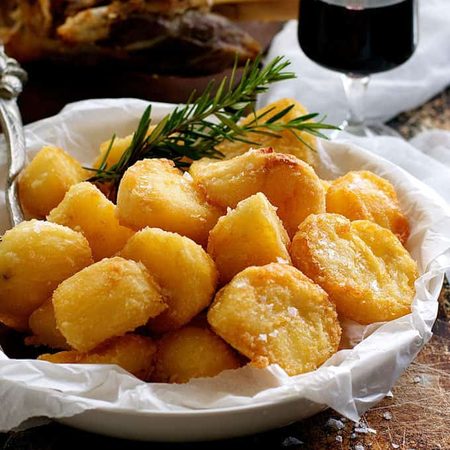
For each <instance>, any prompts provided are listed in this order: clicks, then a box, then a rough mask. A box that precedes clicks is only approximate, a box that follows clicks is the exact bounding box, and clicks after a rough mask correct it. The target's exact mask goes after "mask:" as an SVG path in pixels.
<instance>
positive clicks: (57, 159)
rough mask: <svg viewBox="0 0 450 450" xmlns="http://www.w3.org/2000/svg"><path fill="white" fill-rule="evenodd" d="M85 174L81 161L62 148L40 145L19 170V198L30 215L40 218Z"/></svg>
mask: <svg viewBox="0 0 450 450" xmlns="http://www.w3.org/2000/svg"><path fill="white" fill-rule="evenodd" d="M85 178H86V172H85V170H83V168H82V167H81V165H80V163H79V162H78V161H77V160H76V159H74V158H72V156H70V155H69V154H68V153H66V152H65V151H64V150H62V149H61V148H57V147H43V148H42V150H40V151H39V153H38V154H37V155H36V156H35V157H34V158H33V160H32V161H31V163H30V164H28V166H27V167H26V168H25V169H24V170H23V171H22V173H21V174H20V177H19V195H20V202H21V203H22V206H23V208H24V210H25V211H26V212H27V213H28V214H29V215H31V216H32V217H37V218H40V219H43V218H45V216H46V215H47V214H48V213H49V212H50V211H51V210H52V209H53V208H54V207H55V206H57V205H58V204H59V202H60V201H61V200H62V199H63V197H64V194H65V193H66V192H67V191H68V190H69V188H70V186H72V185H73V184H76V183H79V182H80V181H83V180H84V179H85Z"/></svg>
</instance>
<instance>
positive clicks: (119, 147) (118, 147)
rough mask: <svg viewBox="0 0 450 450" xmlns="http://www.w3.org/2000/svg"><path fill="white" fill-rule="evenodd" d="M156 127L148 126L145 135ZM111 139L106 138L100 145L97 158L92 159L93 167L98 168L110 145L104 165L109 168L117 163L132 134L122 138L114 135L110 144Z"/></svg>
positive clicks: (131, 138) (128, 144) (129, 142)
mask: <svg viewBox="0 0 450 450" xmlns="http://www.w3.org/2000/svg"><path fill="white" fill-rule="evenodd" d="M155 128H156V125H152V126H150V127H149V129H148V132H147V136H148V135H149V134H150V133H151V132H152V131H153V130H154V129H155ZM111 140H112V139H108V140H107V141H105V142H103V143H102V144H101V145H100V152H99V155H98V156H97V158H96V159H95V161H94V164H93V167H94V168H96V169H98V168H99V167H100V165H101V164H102V162H103V160H104V159H105V156H106V153H107V152H108V150H109V148H110V146H111V149H110V150H109V153H108V156H107V158H106V161H105V162H106V166H105V168H109V167H111V166H113V165H114V164H117V163H118V162H119V160H120V158H121V157H122V155H123V154H124V152H125V150H127V149H128V147H129V146H130V144H131V142H132V141H133V134H129V135H128V136H125V137H124V138H120V137H116V138H114V141H113V143H112V145H111Z"/></svg>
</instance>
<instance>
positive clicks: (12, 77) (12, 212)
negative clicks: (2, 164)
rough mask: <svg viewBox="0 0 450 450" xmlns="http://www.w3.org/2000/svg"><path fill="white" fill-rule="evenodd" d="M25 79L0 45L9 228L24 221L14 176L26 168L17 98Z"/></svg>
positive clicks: (0, 113) (0, 109)
mask: <svg viewBox="0 0 450 450" xmlns="http://www.w3.org/2000/svg"><path fill="white" fill-rule="evenodd" d="M26 79H27V74H26V72H25V71H24V70H23V69H22V68H21V67H20V66H19V64H18V62H17V61H16V60H14V59H12V58H9V57H8V56H7V55H6V53H5V50H4V47H3V45H0V124H1V127H2V129H3V133H4V136H5V142H6V151H7V155H8V177H7V179H6V188H5V197H6V207H7V209H8V213H9V218H10V222H11V225H12V226H15V225H17V224H19V223H20V222H22V221H23V220H24V215H23V211H22V207H21V206H20V200H19V192H18V187H17V177H18V175H19V173H20V171H21V170H22V169H23V168H24V166H25V160H26V152H25V136H24V132H23V126H22V118H21V116H20V112H19V108H18V107H17V97H18V96H19V94H20V93H21V92H22V88H23V83H24V82H25V81H26Z"/></svg>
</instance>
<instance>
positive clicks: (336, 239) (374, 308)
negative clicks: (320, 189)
mask: <svg viewBox="0 0 450 450" xmlns="http://www.w3.org/2000/svg"><path fill="white" fill-rule="evenodd" d="M291 256H292V261H293V263H294V265H295V266H297V267H298V268H299V269H300V270H301V271H302V272H304V273H305V274H306V275H308V276H309V277H310V278H312V279H313V280H314V281H315V282H316V283H317V284H319V285H320V286H322V288H323V289H325V291H327V292H328V294H329V296H330V298H331V300H333V301H334V302H335V304H336V307H337V310H338V312H339V314H340V315H342V316H343V317H347V318H349V319H352V320H355V321H357V322H359V323H362V324H367V323H372V322H384V321H387V320H393V319H396V318H397V317H401V316H403V315H405V314H408V313H409V312H410V311H411V302H412V300H413V297H414V293H415V289H414V282H415V280H416V278H417V266H416V263H415V262H414V261H413V260H412V258H411V257H410V255H409V254H408V252H407V251H406V250H405V248H404V247H403V246H402V245H401V243H400V242H399V240H398V239H397V238H396V237H395V235H394V234H392V232H391V231H389V230H387V229H386V228H382V227H380V226H379V225H377V224H375V223H373V222H369V221H367V220H357V221H355V222H350V221H349V220H348V219H347V218H345V217H344V216H340V215H338V214H318V215H311V216H309V217H308V218H307V219H306V220H305V221H304V222H303V223H302V224H301V225H300V227H299V230H298V232H297V234H296V235H295V237H294V239H293V241H292V245H291Z"/></svg>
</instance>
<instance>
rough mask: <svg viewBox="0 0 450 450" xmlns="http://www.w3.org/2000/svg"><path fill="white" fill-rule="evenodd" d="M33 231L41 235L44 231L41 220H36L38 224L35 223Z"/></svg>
mask: <svg viewBox="0 0 450 450" xmlns="http://www.w3.org/2000/svg"><path fill="white" fill-rule="evenodd" d="M33 230H34V231H35V232H36V233H40V232H41V231H42V222H40V221H39V220H36V222H34V225H33Z"/></svg>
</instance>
